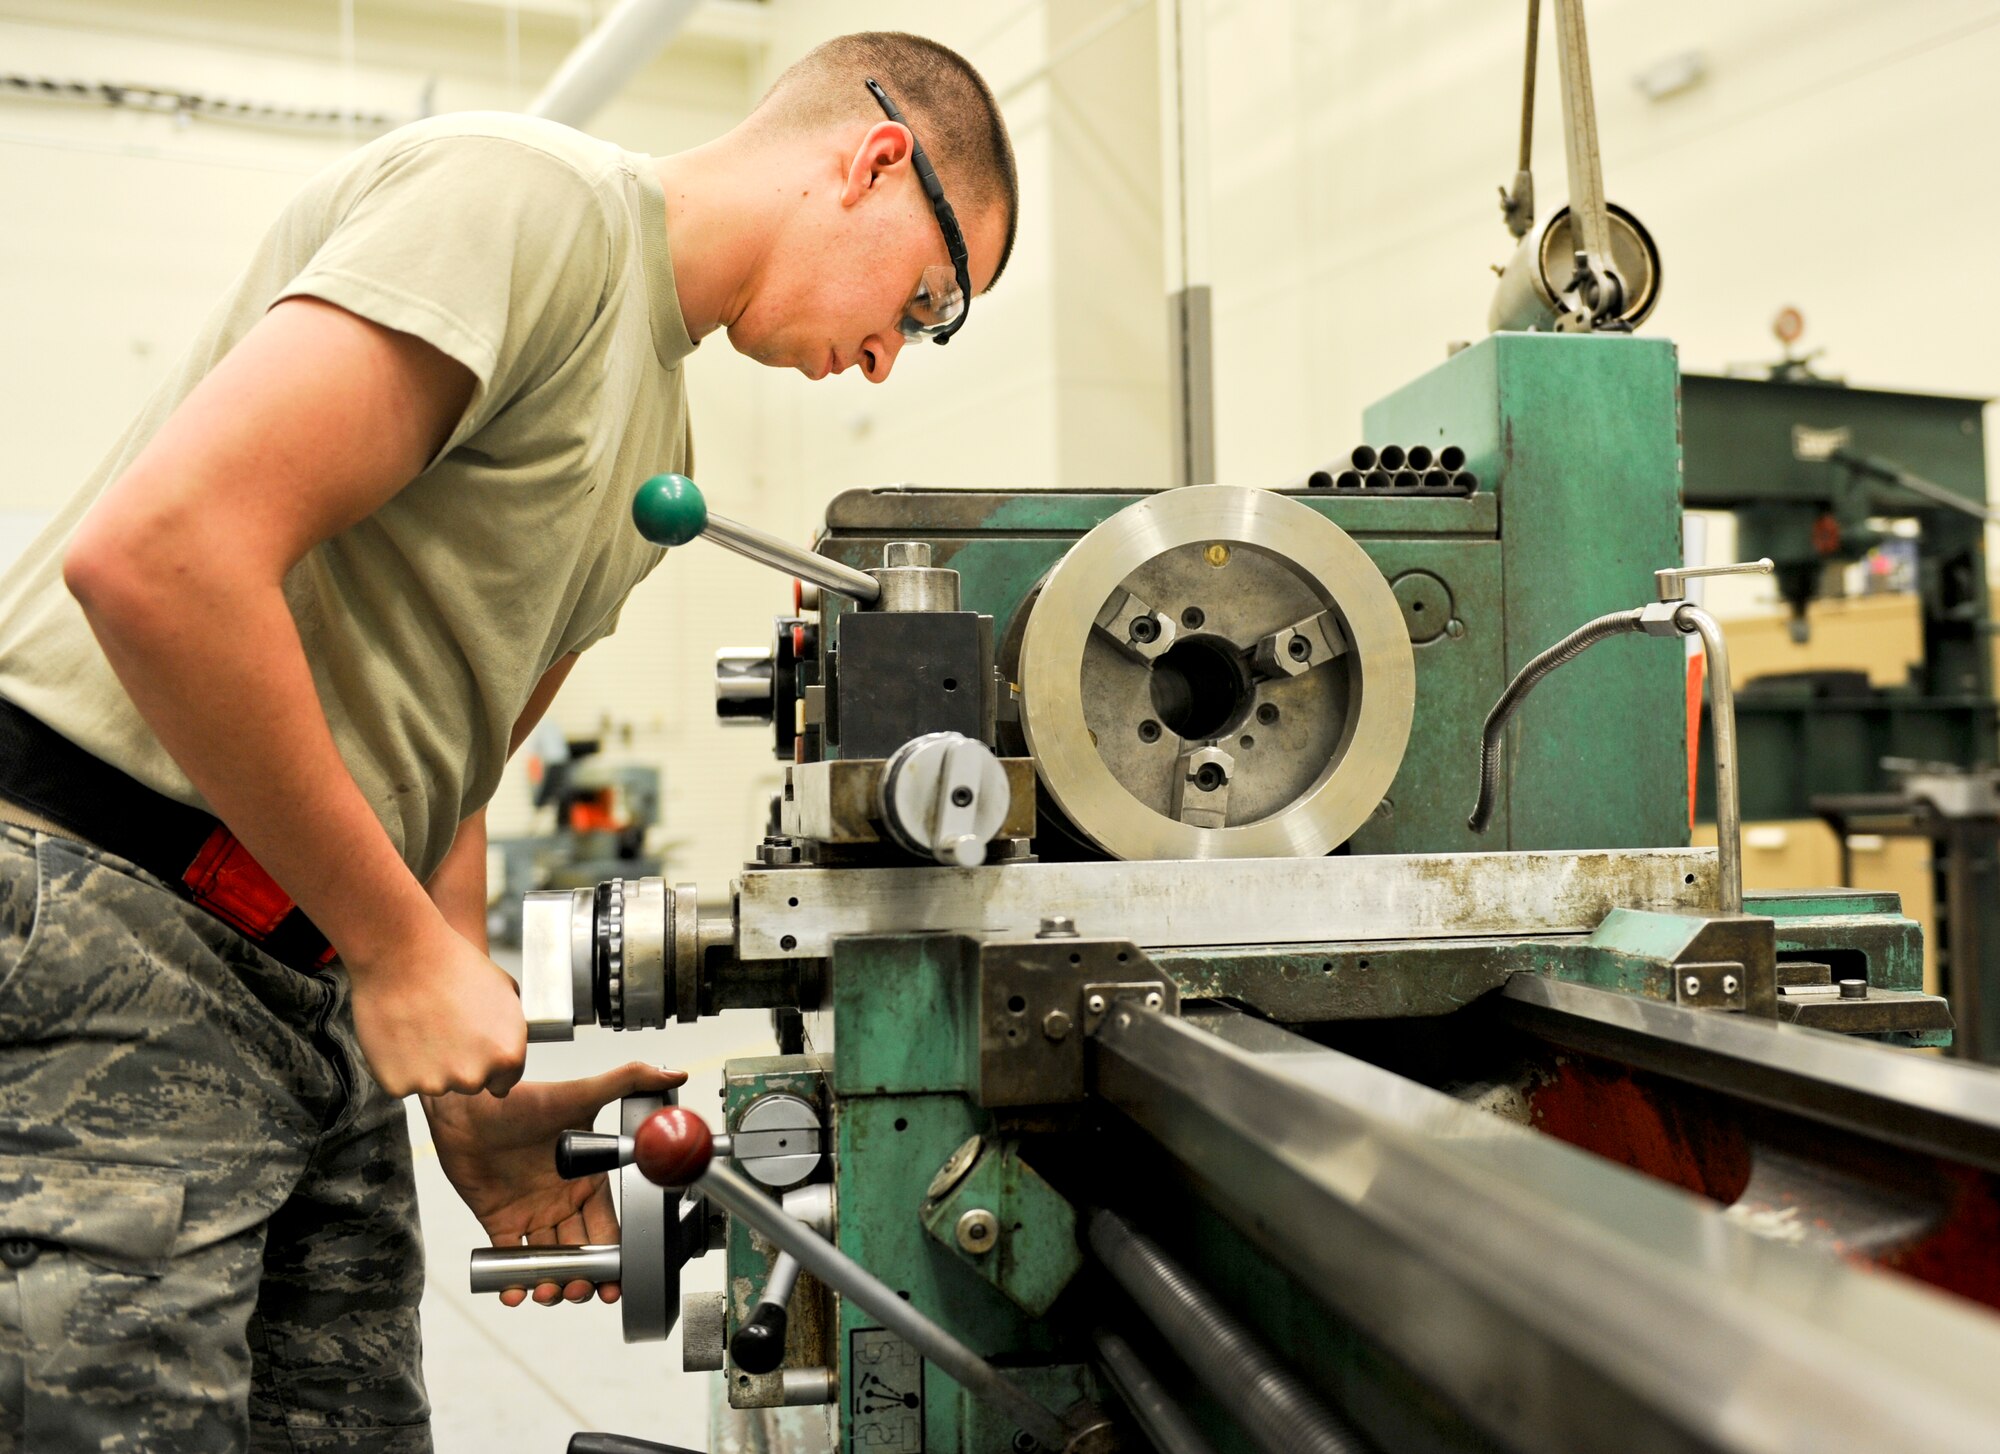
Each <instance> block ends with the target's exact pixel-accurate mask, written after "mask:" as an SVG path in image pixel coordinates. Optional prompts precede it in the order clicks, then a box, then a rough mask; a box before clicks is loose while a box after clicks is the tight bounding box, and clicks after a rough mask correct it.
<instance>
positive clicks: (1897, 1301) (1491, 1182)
mask: <svg viewBox="0 0 2000 1454" xmlns="http://www.w3.org/2000/svg"><path fill="white" fill-rule="evenodd" d="M1734 1018H1735V1017H1730V1016H1722V1015H1711V1016H1709V1017H1708V1022H1709V1023H1711V1024H1717V1023H1721V1022H1726V1021H1729V1020H1731V1019H1734ZM1225 1036H1227V1037H1228V1038H1227V1039H1225V1038H1224V1037H1225ZM1096 1041H1097V1043H1096V1052H1097V1053H1096V1057H1095V1077H1096V1089H1097V1092H1098V1094H1099V1096H1100V1097H1101V1098H1102V1099H1103V1100H1105V1101H1106V1102H1108V1103H1109V1104H1110V1105H1111V1106H1113V1107H1115V1108H1117V1109H1118V1110H1120V1111H1122V1112H1123V1113H1124V1114H1125V1115H1126V1116H1127V1117H1129V1118H1130V1119H1131V1120H1132V1121H1133V1122H1134V1123H1135V1124H1136V1125H1137V1126H1138V1127H1139V1129H1140V1130H1141V1131H1143V1132H1145V1133H1146V1134H1147V1135H1149V1136H1150V1137H1151V1138H1152V1139H1153V1140H1154V1141H1156V1142H1157V1143H1159V1145H1160V1146H1161V1147H1162V1148H1164V1149H1165V1151H1166V1152H1167V1153H1168V1154H1169V1155H1171V1156H1172V1157H1174V1158H1175V1159H1176V1160H1178V1161H1179V1162H1180V1163H1181V1165H1182V1166H1183V1168H1184V1169H1185V1171H1186V1173H1187V1174H1188V1175H1189V1177H1190V1179H1191V1180H1192V1181H1193V1183H1194V1185H1195V1187H1196V1190H1197V1193H1198V1194H1199V1195H1201V1196H1202V1197H1203V1198H1204V1199H1205V1200H1206V1201H1208V1202H1209V1203H1210V1204H1211V1205H1213V1206H1214V1207H1215V1209H1216V1210H1217V1211H1218V1212H1220V1213H1221V1214H1222V1215H1223V1216H1225V1217H1227V1218H1228V1219H1229V1220H1230V1221H1231V1222H1232V1223H1234V1225H1235V1226H1236V1227H1237V1228H1238V1229H1239V1230H1240V1231H1241V1232H1242V1233H1243V1235H1244V1236H1245V1237H1246V1238H1247V1239H1249V1240H1250V1241H1251V1242H1252V1243H1254V1244H1256V1245H1258V1246H1259V1247H1261V1248H1262V1249H1263V1251H1264V1252H1265V1253H1266V1254H1267V1255H1268V1256H1270V1257H1271V1258H1272V1259H1273V1260H1274V1261H1277V1262H1278V1263H1279V1264H1280V1265H1282V1266H1284V1267H1285V1268H1287V1269H1288V1271H1289V1272H1290V1273H1291V1274H1292V1275H1293V1276H1295V1277H1296V1278H1297V1279H1298V1280H1299V1282H1300V1283H1301V1285H1302V1286H1304V1287H1305V1288H1307V1289H1309V1290H1310V1291H1311V1292H1312V1294H1313V1295H1314V1296H1315V1297H1316V1298H1317V1299H1318V1300H1319V1301H1321V1302H1322V1303H1324V1304H1326V1305H1327V1306H1328V1307H1329V1308H1331V1309H1332V1310H1333V1311H1334V1312H1335V1313H1337V1314H1339V1315H1340V1316H1341V1317H1343V1318H1345V1319H1347V1320H1348V1321H1350V1322H1351V1323H1353V1324H1354V1325H1355V1326H1356V1327H1358V1328H1359V1329H1360V1330H1361V1331H1362V1332H1363V1333H1365V1334H1366V1335H1368V1336H1370V1337H1371V1338H1373V1339H1374V1340H1375V1341H1376V1342H1377V1343H1379V1344H1380V1345H1381V1346H1382V1347H1383V1348H1384V1349H1385V1350H1386V1351H1388V1352H1389V1353H1390V1354H1391V1355H1392V1356H1393V1357H1395V1358H1396V1359H1397V1360H1398V1361H1399V1362H1401V1363H1403V1364H1404V1365H1405V1366H1406V1367H1408V1368H1409V1369H1410V1370H1411V1371H1412V1372H1413V1373H1414V1374H1415V1375H1416V1376H1418V1377H1419V1378H1421V1379H1423V1380H1424V1381H1425V1382H1426V1383H1428V1384H1430V1385H1431V1386H1432V1387H1434V1388H1435V1389H1437V1390H1438V1392H1439V1393H1440V1394H1441V1396H1442V1397H1444V1398H1446V1399H1447V1400H1449V1401H1450V1402H1451V1403H1452V1404H1453V1405H1455V1406H1456V1407H1457V1408H1458V1409H1459V1410H1460V1411H1461V1412H1462V1413H1463V1414H1464V1416H1465V1417H1467V1418H1468V1419H1470V1420H1471V1421H1472V1422H1474V1423H1475V1424H1476V1425H1478V1426H1479V1427H1480V1428H1482V1429H1483V1430H1484V1431H1486V1432H1487V1433H1488V1434H1489V1435H1491V1436H1492V1437H1494V1438H1496V1439H1497V1440H1498V1441H1500V1442H1501V1443H1504V1444H1507V1445H1509V1446H1511V1447H1516V1448H1537V1449H1564V1450H1574V1451H1578V1454H1592V1451H1604V1454H1612V1451H1618V1454H1624V1451H1629V1450H1631V1449H1634V1448H1640V1447H1644V1448H1660V1449H1682V1448H1711V1449H1722V1450H1732V1451H1778V1450H1801V1449H1812V1450H1815V1451H1817V1454H1879V1451H1880V1450H1883V1449H1924V1450H1926V1451H1928V1454H1938V1451H1945V1450H1954V1451H1956V1450H1963V1451H1966V1454H1972V1451H1987V1450H1990V1449H1991V1448H1992V1445H1993V1431H1994V1430H1995V1429H1996V1428H2000V1382H1996V1380H1995V1379H1994V1378H1993V1372H1992V1371H1993V1369H1994V1368H1996V1367H2000V1328H1996V1326H1995V1324H1994V1320H1993V1319H1991V1318H1990V1317H1988V1316H1985V1315H1983V1314H1981V1313H1979V1312H1978V1311H1977V1310H1975V1309H1974V1308H1972V1307H1971V1306H1970V1305H1968V1304H1962V1303H1959V1302H1958V1301H1957V1300H1955V1299H1952V1298H1949V1297H1945V1296H1941V1295H1939V1294H1937V1293H1935V1292H1933V1291H1931V1290H1929V1289H1927V1288H1923V1287H1920V1286H1918V1285H1916V1284H1913V1283H1909V1282H1906V1281H1904V1280H1902V1279H1900V1278H1896V1277H1892V1276H1885V1275H1883V1274H1881V1273H1880V1272H1876V1271H1873V1270H1863V1269H1856V1268H1853V1267H1850V1266H1848V1265H1847V1264H1845V1263H1844V1262H1842V1261H1840V1260H1839V1259H1837V1258H1834V1257H1830V1256H1827V1255H1824V1254H1821V1253H1816V1252H1812V1251H1809V1250H1806V1249H1802V1248H1798V1247H1793V1246H1789V1245H1785V1244H1782V1243H1778V1242H1775V1241H1770V1240H1766V1239H1764V1238H1761V1237H1759V1236H1757V1235H1756V1234H1755V1233H1753V1232H1751V1231H1750V1230H1748V1229H1746V1228H1745V1227H1743V1226H1741V1225H1739V1224H1738V1223H1736V1222H1735V1221H1733V1220H1732V1219H1731V1218H1729V1217H1728V1216H1727V1215H1726V1214H1725V1213H1724V1212H1723V1211H1722V1209H1721V1208H1719V1207H1716V1206H1713V1205H1710V1204H1708V1203H1705V1202H1702V1201H1700V1200H1698V1199H1697V1198H1694V1197H1691V1196H1689V1195H1688V1194H1687V1193H1685V1192H1683V1191H1681V1190H1679V1189H1677V1188H1673V1187H1669V1186H1666V1185H1664V1184H1662V1183H1659V1182H1654V1181H1651V1180H1649V1179H1647V1178H1645V1177H1642V1176H1640V1175H1639V1174H1637V1173H1635V1172H1632V1171H1629V1170H1627V1169H1625V1168H1623V1167H1619V1166H1615V1165H1613V1164H1611V1163H1609V1162H1606V1161H1603V1160H1601V1159H1599V1158H1597V1157H1594V1156H1592V1155H1590V1154H1589V1153H1587V1152H1583V1151H1579V1150H1577V1149H1576V1148H1574V1147H1571V1146H1568V1145H1565V1144H1563V1143H1561V1142H1558V1141H1556V1140H1554V1139H1553V1138H1551V1137H1545V1136H1541V1135H1538V1134H1537V1133H1535V1132H1533V1131H1530V1130H1528V1129H1527V1128H1525V1127H1522V1126H1519V1125H1516V1124H1514V1123H1512V1122H1509V1121H1506V1120H1503V1119H1502V1118H1500V1117H1498V1116H1494V1115H1492V1114H1490V1113H1488V1112H1485V1111H1481V1110H1476V1109H1474V1108H1473V1107H1471V1106H1468V1105H1465V1104H1463V1103H1461V1102H1459V1101H1456V1100H1453V1099H1452V1098H1450V1097H1448V1096H1445V1095H1442V1094H1439V1093H1438V1092H1435V1091H1432V1090H1430V1089H1428V1088H1427V1087H1424V1086H1421V1085H1418V1084H1416V1083H1415V1082H1413V1081H1410V1080H1406V1079H1404V1078H1402V1077H1400V1076H1397V1075H1393V1074H1391V1073H1389V1072H1387V1071H1384V1070H1381V1069H1379V1068H1377V1067H1375V1066H1372V1065H1368V1064H1366V1063H1365V1062H1362V1061H1359V1060H1356V1059H1353V1058H1352V1057H1349V1056H1346V1055H1343V1054H1340V1053H1338V1052H1335V1051H1331V1050H1327V1049H1324V1048H1323V1047H1320V1046H1318V1045H1315V1044H1313V1043H1312V1042H1310V1041H1307V1040H1304V1039H1302V1038H1300V1037H1297V1036H1293V1035H1290V1034H1287V1033H1285V1032H1284V1031H1281V1030H1278V1029H1276V1028H1275V1027H1272V1026H1269V1025H1265V1024H1263V1023H1261V1022H1256V1021H1250V1020H1248V1019H1247V1017H1244V1016H1242V1015H1240V1014H1237V1013H1236V1012H1233V1011H1220V1012H1213V1013H1208V1014H1204V1015H1201V1016H1199V1017H1191V1018H1190V1019H1188V1020H1185V1021H1183V1020H1173V1019H1170V1018H1167V1017H1165V1016H1162V1015H1160V1014H1157V1013H1154V1012H1150V1011H1146V1010H1142V1009H1139V1008H1136V1007H1132V1006H1121V1007H1119V1008H1118V1009H1117V1010H1115V1011H1114V1012H1113V1013H1112V1014H1110V1015H1108V1016H1107V1017H1106V1018H1105V1020H1104V1021H1103V1023H1102V1025H1101V1026H1100V1027H1099V1029H1098V1030H1097V1032H1096ZM1499 1388H1504V1389H1505V1390H1506V1391H1507V1396H1506V1397H1505V1398H1496V1397H1493V1390H1495V1389H1499Z"/></svg>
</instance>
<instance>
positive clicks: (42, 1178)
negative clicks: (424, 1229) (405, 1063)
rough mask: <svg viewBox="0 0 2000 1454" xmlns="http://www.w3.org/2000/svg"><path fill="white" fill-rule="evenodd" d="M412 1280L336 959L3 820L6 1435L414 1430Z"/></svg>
mask: <svg viewBox="0 0 2000 1454" xmlns="http://www.w3.org/2000/svg"><path fill="white" fill-rule="evenodd" d="M422 1285H423V1267H422V1246H421V1243H420V1242H419V1241H418V1237H417V1219H416V1189H415V1182H414V1177H413V1174H412V1170H411V1165H410V1147H409V1138H408V1131H407V1127H406V1126H405V1124H404V1120H403V1108H402V1105H401V1103H400V1102H398V1101H395V1100H392V1099H390V1098H389V1097H388V1096H387V1095H385V1094H384V1093H383V1092H382V1091H381V1089H380V1088H379V1087H377V1086H376V1085H375V1082H374V1080H373V1078H372V1077H371V1076H369V1074H368V1073H367V1071H366V1069H365V1068H364V1067H363V1066H362V1062H361V1056H360V1052H359V1050H358V1049H357V1048H356V1046H355V1044H354V1039H353V1030H352V1024H351V1020H350V1018H349V1016H348V1014H347V1005H346V992H345V982H344V980H343V979H341V978H340V977H339V976H338V975H337V974H319V975H308V974H301V973H299V972H297V971H295V970H292V969H289V968H286V967H285V966H283V965H281V964H279V963H278V962H277V961H276V960H273V959H271V958H269V957H268V956H266V955H264V954H263V953H261V952H260V951H259V950H257V949H256V948H254V947H253V946H252V945H251V944H250V943H249V942H248V941H247V940H245V939H243V938H242V937H241V936H239V935H237V934H236V933H235V932H233V931H232V930H230V929H228V928H226V927H225V926H223V925H222V924H221V923H219V922H218V921H216V920H214V919H212V918H210V917H209V916H208V915H206V914H204V913H203V912H202V911H200V910H199V909H195V908H193V907H192V906H190V905H188V904H186V903H185V902H184V901H182V900H181V899H180V898H178V897H177V896H175V895H174V894H172V893H171V892H169V891H168V890H167V889H166V888H165V887H164V886H163V885H162V884H160V883H159V881H158V880H156V879H154V878H152V877H150V876H149V875H147V874H145V873H144V872H142V871H140V870H138V869H136V868H134V867H133V866H132V865H130V864H128V863H126V862H125V861H124V860H123V859H119V858H116V857H113V856H112V855H110V854H106V853H102V852H100V851H98V850H97V849H94V848H90V847H86V846H84V845H82V844H78V843H73V842H70V841H68V840H66V839H63V838H58V837H54V836H52V835H49V834H43V833H34V832H30V831H28V830H25V829H20V828H14V827H11V826H0V1454H15V1451H29V1454H67V1451H70V1450H91V1451H112V1450H115V1451H120V1454H126V1451H144V1454H154V1451H158V1454H209V1451H223V1450H230V1451H233V1450H241V1449H259V1450H264V1449H281V1450H286V1451H290V1454H306V1451H321V1450H356V1451H361V1450H365V1451H384V1454H428V1451H429V1449H430V1447H431V1442H430V1426H429V1408H428V1405H427V1404H426V1402H425V1399H424V1391H423V1381H422V1377H421V1374H420V1372H419V1368H418V1359H419V1340H418V1332H417V1300H418V1296H419V1294H420V1292H421V1290H422Z"/></svg>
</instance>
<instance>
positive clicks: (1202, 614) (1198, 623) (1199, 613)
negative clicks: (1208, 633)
mask: <svg viewBox="0 0 2000 1454" xmlns="http://www.w3.org/2000/svg"><path fill="white" fill-rule="evenodd" d="M1207 622H1208V613H1207V612H1206V611H1204V610H1202V609H1201V607H1199V606H1190V607H1188V608H1187V609H1186V610H1185V611H1183V612H1181V625H1183V626H1185V627H1187V629H1188V630H1190V631H1199V630H1200V629H1201V628H1202V627H1203V626H1204V625H1205V624H1207Z"/></svg>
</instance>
